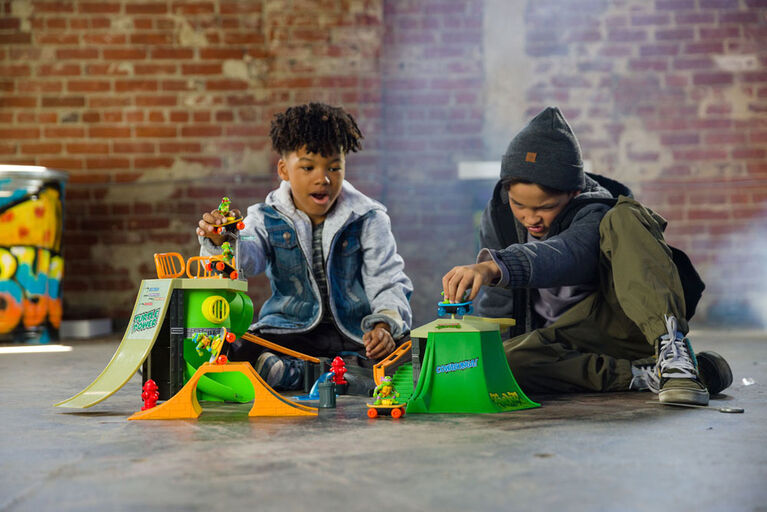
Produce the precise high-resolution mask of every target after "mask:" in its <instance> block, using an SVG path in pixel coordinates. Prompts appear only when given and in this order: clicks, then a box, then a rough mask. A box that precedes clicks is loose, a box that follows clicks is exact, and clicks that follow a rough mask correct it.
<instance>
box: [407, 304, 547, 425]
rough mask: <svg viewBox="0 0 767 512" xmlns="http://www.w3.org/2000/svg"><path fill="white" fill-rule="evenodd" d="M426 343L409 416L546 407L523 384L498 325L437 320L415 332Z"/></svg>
mask: <svg viewBox="0 0 767 512" xmlns="http://www.w3.org/2000/svg"><path fill="white" fill-rule="evenodd" d="M411 336H412V337H417V336H423V337H425V338H426V349H425V352H424V355H423V359H422V361H423V364H422V366H421V373H420V377H419V379H418V383H417V385H416V387H415V390H414V391H413V396H412V397H411V399H410V400H409V401H408V405H407V413H408V414H411V413H496V412H507V411H516V410H520V409H530V408H534V407H540V404H537V403H535V402H533V401H532V400H530V399H529V398H528V397H527V396H526V395H525V394H524V392H523V391H522V389H521V388H520V387H519V385H518V384H517V381H516V379H514V375H513V374H512V373H511V369H510V368H509V364H508V362H507V361H506V354H505V353H504V351H503V344H502V342H501V336H500V332H499V330H498V326H497V325H492V324H488V323H487V322H481V321H476V320H467V319H460V320H458V319H453V320H447V319H445V320H436V321H435V322H432V323H431V324H428V325H426V326H424V327H422V328H419V329H416V330H414V331H413V333H411Z"/></svg>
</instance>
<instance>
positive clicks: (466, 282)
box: [442, 260, 501, 302]
mask: <svg viewBox="0 0 767 512" xmlns="http://www.w3.org/2000/svg"><path fill="white" fill-rule="evenodd" d="M500 277H501V269H500V268H498V265H496V264H495V262H494V261H492V260H489V261H483V262H482V263H476V264H474V265H462V266H460V267H453V268H452V269H451V270H450V272H448V273H447V274H445V275H444V276H443V277H442V289H443V290H444V292H445V301H446V302H463V301H464V300H474V297H476V296H477V294H478V293H479V289H480V287H481V286H482V285H488V284H490V283H492V282H493V281H495V280H496V279H499V278H500ZM468 289H471V293H470V294H469V297H468V298H467V299H464V298H463V295H464V293H466V290H468Z"/></svg>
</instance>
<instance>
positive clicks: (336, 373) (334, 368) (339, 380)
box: [330, 356, 348, 386]
mask: <svg viewBox="0 0 767 512" xmlns="http://www.w3.org/2000/svg"><path fill="white" fill-rule="evenodd" d="M330 371H331V372H332V373H333V377H332V380H333V382H334V383H335V384H336V385H339V386H340V385H342V384H348V382H346V379H344V373H346V364H345V363H344V360H343V359H341V357H340V356H336V358H335V359H333V362H332V363H330Z"/></svg>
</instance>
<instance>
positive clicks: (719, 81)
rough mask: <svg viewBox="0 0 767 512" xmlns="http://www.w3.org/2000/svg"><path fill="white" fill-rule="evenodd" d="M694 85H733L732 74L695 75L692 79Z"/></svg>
mask: <svg viewBox="0 0 767 512" xmlns="http://www.w3.org/2000/svg"><path fill="white" fill-rule="evenodd" d="M692 83H693V84H694V85H729V84H731V83H733V76H732V73H695V74H694V75H693V77H692Z"/></svg>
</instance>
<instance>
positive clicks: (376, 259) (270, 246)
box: [200, 181, 413, 343]
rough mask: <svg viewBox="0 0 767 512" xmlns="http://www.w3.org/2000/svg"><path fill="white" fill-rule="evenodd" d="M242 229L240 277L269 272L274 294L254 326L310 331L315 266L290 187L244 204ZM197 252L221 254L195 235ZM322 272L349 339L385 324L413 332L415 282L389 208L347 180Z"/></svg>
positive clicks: (398, 332) (317, 307) (315, 306)
mask: <svg viewBox="0 0 767 512" xmlns="http://www.w3.org/2000/svg"><path fill="white" fill-rule="evenodd" d="M244 222H245V229H243V230H242V231H241V232H240V236H241V238H240V242H239V247H238V252H237V255H236V256H237V258H238V260H239V263H238V266H239V267H240V269H241V270H242V273H243V275H244V277H248V276H254V275H257V274H260V273H261V272H266V275H267V277H268V278H269V283H270V286H271V290H272V296H271V297H269V299H267V300H266V302H264V305H263V306H262V307H261V311H260V312H259V315H258V321H257V322H256V323H254V324H253V325H251V327H250V328H251V330H254V329H258V330H260V331H262V332H273V333H287V332H305V331H309V330H311V329H313V328H314V327H315V326H316V325H317V324H318V323H319V322H320V319H321V318H322V315H323V312H322V311H321V309H322V301H321V300H320V290H319V287H318V286H317V282H316V281H315V279H314V275H313V273H312V271H311V268H312V266H311V265H312V264H311V262H312V223H311V220H310V219H309V217H308V216H307V215H306V214H305V213H304V212H302V211H301V210H298V209H297V208H296V207H295V204H294V203H293V198H292V195H291V192H290V184H289V183H288V182H286V181H283V182H282V183H281V184H280V187H279V188H278V189H276V190H274V191H272V192H270V193H269V195H268V196H267V197H266V202H265V203H259V204H255V205H253V206H250V207H249V208H248V213H247V215H246V217H245V219H244ZM200 238H201V239H200V243H201V249H200V255H201V256H211V255H214V254H220V253H221V248H220V247H216V246H214V245H213V243H212V242H211V241H210V240H209V239H207V238H202V237H200ZM322 249H323V251H322V252H323V256H324V258H325V273H326V275H327V280H328V294H329V299H330V309H331V313H332V317H333V320H334V322H335V324H336V326H337V327H338V329H339V330H340V331H341V332H342V333H343V334H345V335H346V336H348V337H349V338H351V339H353V340H356V341H357V342H359V343H362V334H363V332H365V331H368V330H370V329H372V328H373V326H374V325H375V324H376V323H378V322H385V323H387V324H388V325H389V327H390V329H391V334H392V336H393V337H394V339H395V340H396V339H397V338H399V337H400V336H402V335H403V334H405V333H406V332H407V331H409V330H410V323H411V321H412V312H411V310H410V303H409V299H410V294H411V293H412V291H413V285H412V283H411V281H410V279H409V278H408V277H407V276H406V275H405V272H404V268H405V264H404V261H403V260H402V257H401V256H400V255H399V254H398V253H397V246H396V243H395V241H394V236H393V235H392V232H391V223H390V221H389V216H388V215H387V214H386V208H385V207H384V206H383V205H382V204H380V203H378V202H377V201H374V200H372V199H370V198H369V197H367V196H366V195H364V194H362V193H361V192H359V191H358V190H357V189H355V188H354V187H353V186H352V185H351V183H349V182H347V181H344V182H343V186H342V189H341V194H340V195H339V196H338V199H336V204H335V205H334V206H333V208H332V210H331V211H330V213H329V214H328V216H327V217H326V218H325V225H324V228H323V232H322Z"/></svg>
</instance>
